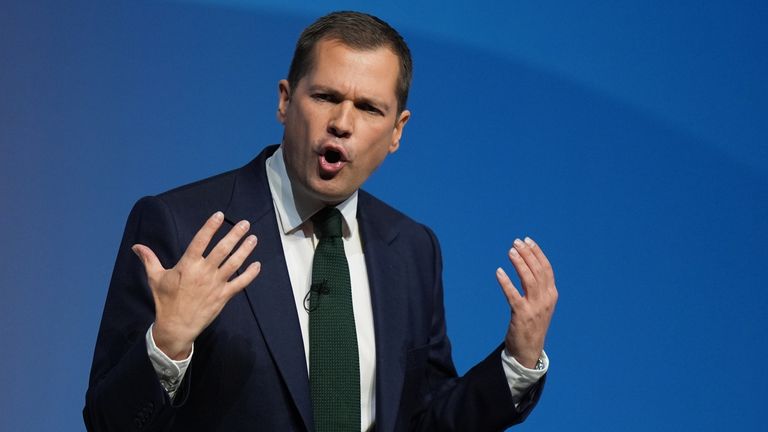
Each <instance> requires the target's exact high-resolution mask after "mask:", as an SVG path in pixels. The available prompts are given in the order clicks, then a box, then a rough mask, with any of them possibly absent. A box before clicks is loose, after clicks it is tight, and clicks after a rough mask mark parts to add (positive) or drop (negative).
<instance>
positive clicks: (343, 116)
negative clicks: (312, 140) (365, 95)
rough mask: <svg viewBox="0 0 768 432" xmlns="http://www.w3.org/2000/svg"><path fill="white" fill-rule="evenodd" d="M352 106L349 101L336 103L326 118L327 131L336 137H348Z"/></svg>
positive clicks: (350, 133)
mask: <svg viewBox="0 0 768 432" xmlns="http://www.w3.org/2000/svg"><path fill="white" fill-rule="evenodd" d="M353 109H354V106H353V104H352V102H351V101H344V102H342V103H340V104H337V105H336V107H335V108H334V110H333V112H332V114H331V118H330V119H329V120H328V128H327V131H328V133H329V134H331V135H333V136H335V137H336V138H349V137H350V136H351V135H352V129H353V123H354V122H353V118H352V116H353V112H352V110H353Z"/></svg>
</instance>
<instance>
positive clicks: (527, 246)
mask: <svg viewBox="0 0 768 432" xmlns="http://www.w3.org/2000/svg"><path fill="white" fill-rule="evenodd" d="M509 259H510V261H512V265H513V266H514V267H515V270H516V271H517V275H518V276H519V277H520V281H521V282H522V288H523V293H524V296H523V295H521V294H520V292H519V291H518V290H517V289H516V288H515V285H514V284H513V283H512V281H511V280H510V279H509V276H507V274H506V272H504V270H503V269H502V268H501V267H499V268H498V269H497V270H496V279H497V280H498V281H499V285H501V289H502V290H503V291H504V295H505V296H506V297H507V301H508V302H509V306H510V307H511V308H512V318H511V319H510V321H509V328H508V329H507V335H506V337H505V340H504V344H505V347H506V350H507V353H508V354H509V355H511V356H512V357H514V358H515V359H516V360H517V361H518V362H519V363H520V364H522V365H523V366H525V367H527V368H531V369H533V368H534V367H535V366H536V362H537V361H538V359H539V356H540V355H541V353H542V350H543V349H544V338H545V337H546V335H547V329H548V328H549V322H550V320H551V319H552V313H553V312H554V311H555V304H556V303H557V288H556V287H555V275H554V272H553V271H552V266H551V265H550V264H549V260H547V257H546V256H544V252H542V251H541V248H539V246H538V245H537V244H536V243H535V242H534V241H533V240H531V239H530V238H528V237H526V238H525V241H521V240H520V239H516V240H515V242H514V245H513V246H512V248H511V249H510V250H509Z"/></svg>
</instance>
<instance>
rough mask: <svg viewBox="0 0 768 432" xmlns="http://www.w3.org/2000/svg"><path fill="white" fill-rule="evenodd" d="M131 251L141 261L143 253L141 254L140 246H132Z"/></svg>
mask: <svg viewBox="0 0 768 432" xmlns="http://www.w3.org/2000/svg"><path fill="white" fill-rule="evenodd" d="M131 250H132V251H133V253H135V254H136V256H137V257H139V259H141V253H140V252H139V247H138V246H136V245H133V246H131Z"/></svg>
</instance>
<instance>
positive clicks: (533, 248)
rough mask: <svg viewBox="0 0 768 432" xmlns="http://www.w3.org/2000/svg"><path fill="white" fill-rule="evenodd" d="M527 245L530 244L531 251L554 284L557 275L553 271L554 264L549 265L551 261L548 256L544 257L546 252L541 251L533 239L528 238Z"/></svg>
mask: <svg viewBox="0 0 768 432" xmlns="http://www.w3.org/2000/svg"><path fill="white" fill-rule="evenodd" d="M525 243H526V244H528V247H530V248H531V251H533V254H534V255H535V256H536V259H537V260H538V261H539V263H540V264H541V268H542V270H543V271H544V274H545V275H546V276H547V277H548V278H550V279H551V281H552V282H553V283H554V281H555V273H554V271H553V270H552V264H550V263H549V260H548V259H547V256H546V255H544V251H542V250H541V248H540V247H539V245H538V243H536V242H535V241H533V239H532V238H530V237H526V238H525Z"/></svg>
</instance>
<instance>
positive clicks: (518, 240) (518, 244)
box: [515, 239, 523, 246]
mask: <svg viewBox="0 0 768 432" xmlns="http://www.w3.org/2000/svg"><path fill="white" fill-rule="evenodd" d="M522 245H523V242H522V241H520V239H515V246H522Z"/></svg>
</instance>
